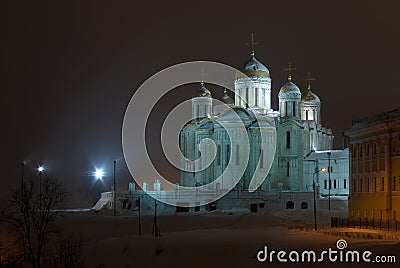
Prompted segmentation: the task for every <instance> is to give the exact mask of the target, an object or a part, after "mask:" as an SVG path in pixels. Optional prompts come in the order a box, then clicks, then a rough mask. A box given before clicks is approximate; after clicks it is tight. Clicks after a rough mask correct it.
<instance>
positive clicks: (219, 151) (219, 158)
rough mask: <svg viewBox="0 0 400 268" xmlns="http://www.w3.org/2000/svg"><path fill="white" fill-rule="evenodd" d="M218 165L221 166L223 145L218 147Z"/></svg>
mask: <svg viewBox="0 0 400 268" xmlns="http://www.w3.org/2000/svg"><path fill="white" fill-rule="evenodd" d="M217 165H218V166H220V165H221V145H219V144H218V146H217Z"/></svg>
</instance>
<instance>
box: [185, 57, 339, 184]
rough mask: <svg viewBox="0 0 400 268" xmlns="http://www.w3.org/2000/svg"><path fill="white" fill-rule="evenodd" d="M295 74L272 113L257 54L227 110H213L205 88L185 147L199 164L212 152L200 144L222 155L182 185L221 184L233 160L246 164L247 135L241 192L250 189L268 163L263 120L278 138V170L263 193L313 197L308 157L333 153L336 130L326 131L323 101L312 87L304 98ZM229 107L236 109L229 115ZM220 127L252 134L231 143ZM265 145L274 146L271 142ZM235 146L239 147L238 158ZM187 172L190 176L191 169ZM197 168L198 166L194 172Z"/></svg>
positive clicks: (265, 74) (268, 85)
mask: <svg viewBox="0 0 400 268" xmlns="http://www.w3.org/2000/svg"><path fill="white" fill-rule="evenodd" d="M291 70H293V69H292V68H291V67H290V65H289V68H288V71H289V75H288V81H287V82H286V83H285V84H284V85H283V86H282V87H281V88H280V90H279V94H278V99H279V110H278V111H274V110H273V109H272V107H271V84H272V79H271V75H270V71H269V69H268V68H267V67H265V66H264V65H263V64H262V63H261V62H259V61H258V60H257V59H256V58H255V55H254V49H253V50H252V53H251V58H250V60H249V61H248V62H246V63H245V64H244V67H243V69H242V70H241V72H242V73H238V74H237V75H236V77H235V81H234V89H235V98H234V100H233V99H232V98H231V97H229V96H228V95H227V94H226V91H225V95H224V96H223V97H222V98H221V101H222V102H223V104H222V105H221V104H219V105H214V107H213V100H212V97H211V92H210V91H209V90H208V89H207V88H206V86H205V85H204V84H203V83H202V84H201V87H200V88H199V89H198V90H197V92H196V93H195V96H194V97H193V99H192V115H193V118H196V119H194V120H192V121H191V122H190V123H188V124H187V125H186V126H185V127H184V128H183V129H182V130H181V133H180V146H181V150H182V153H183V155H184V156H185V157H187V158H189V159H191V160H195V159H198V158H199V157H200V155H201V154H203V156H204V154H208V153H209V152H208V151H207V150H199V144H200V141H201V140H202V139H204V138H209V139H212V140H213V141H214V142H215V144H216V148H217V152H216V157H215V159H214V161H212V163H211V164H210V165H209V166H208V167H207V168H205V169H204V170H202V171H200V172H190V171H182V172H181V175H180V181H181V185H183V186H199V185H205V184H207V183H209V182H211V181H213V180H215V179H216V178H217V177H218V176H220V175H221V173H222V172H223V171H224V170H225V169H226V167H227V165H228V162H229V161H230V159H231V158H233V159H232V160H233V162H234V163H236V164H238V165H239V164H243V163H242V159H240V157H241V153H240V148H239V146H240V142H239V141H238V140H240V138H241V135H242V134H243V135H245V134H247V135H248V137H249V141H250V157H249V161H248V163H244V164H247V168H246V171H245V173H244V175H243V177H242V178H241V180H240V182H239V184H238V186H237V187H238V188H241V189H248V188H249V183H250V180H251V178H252V175H253V174H252V173H253V172H254V170H255V167H256V165H257V163H258V161H260V167H261V168H263V163H264V161H266V160H264V158H266V156H264V154H263V150H262V149H261V145H260V139H259V135H257V133H259V128H260V125H259V122H258V121H257V119H256V117H257V118H258V120H260V119H261V120H263V121H265V122H266V123H267V124H268V126H273V127H274V128H275V130H276V134H277V135H276V139H277V141H276V144H277V145H276V152H275V157H274V159H273V162H272V167H271V169H270V171H269V173H268V175H267V176H266V179H265V180H264V182H263V183H262V185H261V186H260V187H259V189H260V190H267V191H269V190H272V191H274V190H282V191H310V184H312V180H313V176H312V175H307V174H308V173H309V172H308V171H307V170H306V169H307V168H308V167H307V163H306V157H307V156H308V155H310V154H311V153H312V152H316V151H324V150H331V149H332V145H333V138H334V137H333V134H332V131H331V129H329V128H325V127H324V126H322V125H321V101H320V99H319V97H318V96H317V95H316V94H315V93H313V92H312V90H311V86H310V81H309V86H308V88H307V89H306V90H305V91H303V92H301V90H300V89H299V87H298V86H297V85H296V84H295V83H294V81H293V79H292V76H291ZM243 74H245V75H243ZM227 107H230V108H231V109H228V110H226V109H227ZM233 112H235V113H236V114H237V116H239V117H240V119H241V121H242V122H236V121H237V120H236V119H235V118H237V117H234V116H232V113H233ZM256 115H257V116H256ZM235 120H236V121H235ZM219 122H225V123H228V125H229V126H230V127H231V128H233V129H235V127H236V126H238V125H235V124H236V123H240V124H242V125H243V124H244V126H245V130H246V132H247V133H239V132H238V134H237V135H234V137H231V139H233V140H230V138H229V137H228V136H227V135H226V130H225V129H224V128H223V127H221V125H220V124H219ZM271 137H272V136H271ZM264 142H268V139H267V140H266V141H265V140H264ZM231 146H236V147H237V148H236V147H235V148H236V151H235V153H233V152H234V151H233V150H231V149H232V148H231ZM231 154H232V155H231ZM260 159H261V160H260ZM200 164H201V163H200ZM308 166H310V165H308ZM186 168H187V169H188V168H189V170H190V167H186ZM195 168H196V167H194V166H193V170H194V169H195ZM312 168H313V166H312ZM233 172H235V171H233ZM311 173H312V172H311ZM228 175H229V174H228ZM310 180H311V182H310ZM220 187H223V185H222V186H220Z"/></svg>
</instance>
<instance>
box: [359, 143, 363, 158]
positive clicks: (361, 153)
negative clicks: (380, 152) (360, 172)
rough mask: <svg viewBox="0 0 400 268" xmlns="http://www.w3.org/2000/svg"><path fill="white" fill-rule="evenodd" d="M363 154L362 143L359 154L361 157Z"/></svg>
mask: <svg viewBox="0 0 400 268" xmlns="http://www.w3.org/2000/svg"><path fill="white" fill-rule="evenodd" d="M362 156H363V147H362V145H361V146H360V154H359V157H362Z"/></svg>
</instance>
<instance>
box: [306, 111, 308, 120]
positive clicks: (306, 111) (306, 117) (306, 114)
mask: <svg viewBox="0 0 400 268" xmlns="http://www.w3.org/2000/svg"><path fill="white" fill-rule="evenodd" d="M306 120H308V110H306Z"/></svg>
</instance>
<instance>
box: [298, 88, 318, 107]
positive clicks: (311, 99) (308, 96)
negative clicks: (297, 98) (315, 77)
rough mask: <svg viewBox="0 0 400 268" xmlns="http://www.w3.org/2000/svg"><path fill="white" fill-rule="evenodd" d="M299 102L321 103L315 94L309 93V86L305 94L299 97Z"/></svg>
mask: <svg viewBox="0 0 400 268" xmlns="http://www.w3.org/2000/svg"><path fill="white" fill-rule="evenodd" d="M301 102H315V103H318V102H321V100H320V99H319V97H318V96H317V94H315V93H314V92H312V91H311V87H310V85H308V88H307V93H306V94H305V95H303V96H302V97H301Z"/></svg>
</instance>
